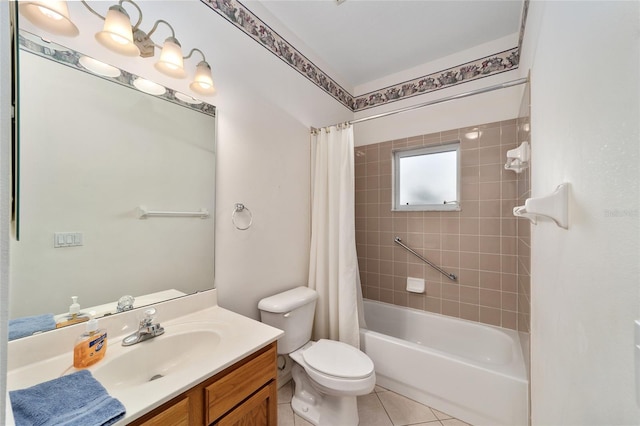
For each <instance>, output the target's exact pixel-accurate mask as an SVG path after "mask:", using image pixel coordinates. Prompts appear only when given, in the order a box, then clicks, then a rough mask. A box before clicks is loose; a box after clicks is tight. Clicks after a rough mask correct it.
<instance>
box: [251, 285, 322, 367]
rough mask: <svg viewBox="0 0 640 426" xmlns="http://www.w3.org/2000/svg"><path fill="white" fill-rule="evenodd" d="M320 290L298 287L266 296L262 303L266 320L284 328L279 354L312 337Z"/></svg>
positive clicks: (294, 348) (262, 310) (279, 343)
mask: <svg viewBox="0 0 640 426" xmlns="http://www.w3.org/2000/svg"><path fill="white" fill-rule="evenodd" d="M317 298H318V293H316V292H315V290H312V289H310V288H309V287H296V288H294V289H291V290H287V291H285V292H283V293H278V294H276V295H273V296H270V297H267V298H264V299H262V300H261V301H260V302H259V303H258V309H259V310H260V318H261V320H262V322H263V323H265V324H269V325H270V326H273V327H276V328H279V329H280V330H282V331H284V336H282V337H280V339H278V353H279V354H288V353H291V352H293V351H295V350H296V349H298V348H300V347H301V346H303V345H304V344H305V343H307V342H308V341H309V340H311V330H312V328H313V317H314V314H315V310H316V299H317Z"/></svg>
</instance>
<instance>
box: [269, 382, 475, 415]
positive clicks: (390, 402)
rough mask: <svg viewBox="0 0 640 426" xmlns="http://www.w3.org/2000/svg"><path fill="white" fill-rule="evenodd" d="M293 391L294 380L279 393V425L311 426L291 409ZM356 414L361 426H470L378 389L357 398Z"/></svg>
mask: <svg viewBox="0 0 640 426" xmlns="http://www.w3.org/2000/svg"><path fill="white" fill-rule="evenodd" d="M292 392H293V381H290V382H289V383H287V384H286V385H284V386H282V387H281V388H280V389H279V390H278V426H311V423H309V422H307V421H306V420H304V419H303V418H302V417H300V416H298V415H297V414H295V413H294V412H293V410H292V409H291V395H292ZM358 415H359V416H360V426H406V425H411V426H471V425H468V424H467V423H465V422H463V421H460V420H458V419H454V418H452V417H451V416H449V415H447V414H444V413H441V412H439V411H437V410H434V409H433V408H430V407H427V406H426V405H422V404H419V403H417V402H415V401H413V400H411V399H408V398H405V397H404V396H402V395H398V394H397V393H395V392H391V391H389V390H387V389H384V388H382V387H380V386H376V388H375V389H374V391H373V392H371V393H370V394H368V395H364V396H360V397H358ZM335 426H340V425H335Z"/></svg>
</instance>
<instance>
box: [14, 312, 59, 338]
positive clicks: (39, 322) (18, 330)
mask: <svg viewBox="0 0 640 426" xmlns="http://www.w3.org/2000/svg"><path fill="white" fill-rule="evenodd" d="M55 328H56V321H55V320H54V319H53V314H44V315H34V316H32V317H22V318H16V319H12V320H9V340H13V339H19V338H20V337H27V336H31V335H32V334H33V333H36V332H38V331H49V330H54V329H55Z"/></svg>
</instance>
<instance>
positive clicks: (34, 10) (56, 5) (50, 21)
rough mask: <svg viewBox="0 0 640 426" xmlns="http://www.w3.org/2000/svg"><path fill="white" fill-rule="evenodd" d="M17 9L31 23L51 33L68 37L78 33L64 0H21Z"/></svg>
mask: <svg viewBox="0 0 640 426" xmlns="http://www.w3.org/2000/svg"><path fill="white" fill-rule="evenodd" d="M19 10H20V13H21V14H22V16H24V17H25V18H27V19H28V20H29V21H30V22H31V23H32V24H34V25H36V26H37V27H38V28H42V29H43V30H45V31H48V32H50V33H52V34H59V35H63V36H68V37H75V36H77V35H78V34H79V32H78V27H76V26H75V24H74V23H73V22H71V18H70V17H69V8H68V6H67V2H66V1H51V0H49V1H23V2H20V3H19Z"/></svg>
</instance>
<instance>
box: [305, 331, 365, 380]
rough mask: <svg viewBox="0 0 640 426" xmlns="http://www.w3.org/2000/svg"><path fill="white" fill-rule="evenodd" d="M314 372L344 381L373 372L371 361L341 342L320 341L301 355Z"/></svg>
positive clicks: (359, 377)
mask: <svg viewBox="0 0 640 426" xmlns="http://www.w3.org/2000/svg"><path fill="white" fill-rule="evenodd" d="M302 356H303V358H304V361H305V362H306V363H307V365H308V366H309V367H311V368H313V369H314V370H317V371H319V372H321V373H324V374H327V375H329V376H334V377H341V378H345V379H362V378H364V377H367V376H369V375H371V373H372V372H373V361H371V359H370V358H369V357H368V356H367V355H366V354H365V353H364V352H361V351H359V350H358V349H356V348H354V347H353V346H350V345H348V344H346V343H343V342H336V341H334V340H325V339H320V340H319V341H318V342H316V343H315V344H314V345H312V346H311V347H310V348H309V349H307V350H305V351H304V352H303V353H302Z"/></svg>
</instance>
